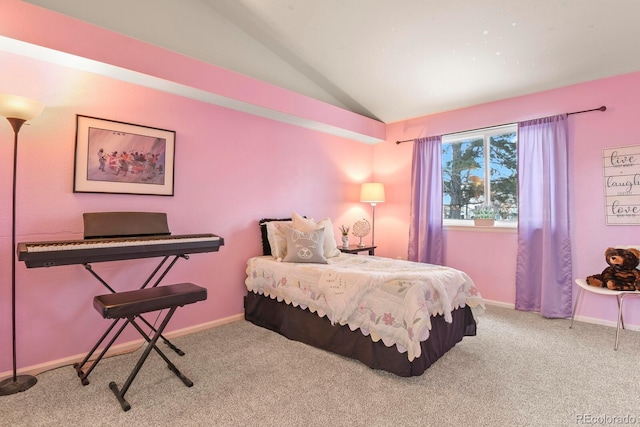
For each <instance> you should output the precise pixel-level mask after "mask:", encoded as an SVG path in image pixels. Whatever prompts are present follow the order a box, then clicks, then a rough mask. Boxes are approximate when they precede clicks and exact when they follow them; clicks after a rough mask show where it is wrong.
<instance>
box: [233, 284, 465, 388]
mask: <svg viewBox="0 0 640 427" xmlns="http://www.w3.org/2000/svg"><path fill="white" fill-rule="evenodd" d="M244 310H245V311H244V312H245V314H244V317H245V319H246V320H248V321H250V322H251V323H254V324H256V325H258V326H262V327H263V328H267V329H270V330H272V331H275V332H278V333H279V334H281V335H283V336H285V337H287V338H289V339H291V340H295V341H300V342H303V343H305V344H309V345H312V346H314V347H317V348H321V349H323V350H327V351H330V352H332V353H336V354H339V355H341V356H346V357H350V358H352V359H357V360H359V361H361V362H362V363H364V364H365V365H367V366H369V367H370V368H373V369H382V370H385V371H387V372H391V373H393V374H396V375H399V376H401V377H410V376H416V375H422V373H423V372H424V371H425V370H426V369H427V368H428V367H429V366H431V365H432V364H433V363H434V362H435V361H436V360H438V359H439V358H440V357H441V356H442V355H443V354H445V353H446V352H447V351H448V350H449V349H451V348H452V347H453V346H454V345H456V344H457V343H458V342H460V341H462V338H463V337H464V336H471V335H475V334H476V322H475V320H474V319H473V314H472V313H471V309H470V308H469V307H467V306H465V307H464V309H456V310H454V311H453V313H452V317H453V322H452V323H447V322H445V320H444V317H443V316H441V315H438V316H435V317H432V318H431V325H432V328H431V332H430V335H429V338H428V339H427V340H426V341H423V342H422V343H421V346H422V354H421V355H420V357H417V358H415V359H414V360H413V361H412V362H409V360H408V359H407V353H400V352H398V350H397V348H396V346H392V347H387V346H385V345H384V343H383V342H382V340H380V341H378V342H373V341H371V338H370V337H369V336H365V335H363V334H362V332H360V330H355V331H352V330H350V329H349V327H348V326H340V325H332V324H331V322H330V321H329V319H327V318H326V317H319V316H318V315H317V314H315V313H311V312H310V311H309V310H308V309H305V310H303V309H301V308H299V307H294V306H292V305H288V304H286V303H284V302H278V301H277V300H275V299H271V298H269V297H265V296H262V295H258V294H255V293H253V292H248V293H247V296H246V297H245V299H244Z"/></svg>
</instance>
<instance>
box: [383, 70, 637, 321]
mask: <svg viewBox="0 0 640 427" xmlns="http://www.w3.org/2000/svg"><path fill="white" fill-rule="evenodd" d="M601 105H606V106H607V111H606V112H604V113H601V112H593V113H586V114H579V115H572V116H570V119H569V126H570V135H571V136H570V138H571V144H572V147H573V148H572V157H571V159H572V161H573V182H574V187H573V192H572V198H573V212H574V215H573V217H572V227H573V240H572V241H573V259H574V264H573V270H574V276H575V277H585V276H587V275H589V274H595V273H600V272H601V271H602V270H603V269H604V267H606V264H605V261H604V250H605V249H606V248H607V247H609V246H616V245H631V244H636V245H637V244H640V228H639V227H638V226H607V225H605V208H604V184H603V179H602V175H603V172H602V150H603V149H604V148H608V147H617V146H623V145H637V144H639V142H638V140H637V138H636V135H637V122H638V121H637V112H638V111H640V73H633V74H627V75H622V76H618V77H614V78H609V79H602V80H598V81H594V82H589V83H585V84H579V85H574V86H570V87H565V88H561V89H557V90H552V91H547V92H541V93H537V94H534V95H530V96H523V97H518V98H513V99H508V100H504V101H500V102H494V103H490V104H484V105H480V106H476V107H472V108H467V109H462V110H457V111H450V112H446V113H442V114H438V115H432V116H426V117H419V118H415V119H411V120H406V121H401V122H397V123H392V124H389V125H388V126H387V142H385V143H382V144H378V145H376V146H374V148H373V150H374V171H375V177H374V178H375V179H376V180H378V181H382V182H385V183H386V186H387V192H388V195H387V198H388V201H387V202H386V203H384V204H381V205H379V207H378V209H377V214H378V218H379V219H378V221H377V224H379V228H378V229H377V236H378V239H377V241H378V242H379V244H380V249H379V253H380V254H381V255H387V256H392V257H396V256H398V255H403V256H406V248H407V239H408V223H407V220H406V218H408V215H409V203H410V191H409V189H410V184H411V155H412V149H413V146H412V143H410V142H408V143H404V144H401V145H396V143H395V141H396V140H404V139H412V138H416V137H422V136H429V135H438V134H443V133H451V132H458V131H463V130H467V129H475V128H479V127H485V126H491V125H497V124H503V123H510V122H516V121H520V120H525V119H531V118H536V117H543V116H548V115H553V114H558V113H562V112H572V111H581V110H585V109H590V108H597V107H600V106H601ZM445 239H446V262H447V264H449V265H451V266H453V267H457V268H460V269H462V270H464V271H466V272H467V273H469V275H470V276H471V277H472V278H473V280H474V281H475V282H476V283H477V285H478V287H479V289H480V291H481V293H482V295H483V296H484V297H485V298H487V299H490V300H494V301H499V302H503V303H507V304H513V303H514V301H515V284H514V282H515V254H516V246H517V236H516V234H515V233H496V232H478V231H459V230H455V231H454V230H447V231H446V232H445ZM639 308H640V301H639V300H637V299H628V300H627V302H626V303H625V310H624V315H625V319H626V323H627V324H628V325H640V312H639V310H638V309H639ZM578 315H581V316H586V317H591V318H595V319H599V320H600V321H604V322H614V321H615V320H616V315H617V306H616V303H615V300H613V299H610V298H607V297H600V296H594V295H591V294H589V295H585V297H584V299H583V302H582V303H581V306H580V309H579V311H578Z"/></svg>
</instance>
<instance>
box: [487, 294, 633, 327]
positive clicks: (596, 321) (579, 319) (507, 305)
mask: <svg viewBox="0 0 640 427" xmlns="http://www.w3.org/2000/svg"><path fill="white" fill-rule="evenodd" d="M484 303H485V304H486V305H495V306H497V307H504V308H511V309H513V310H515V309H516V306H515V304H511V303H506V302H501V301H492V300H487V299H485V300H484ZM578 311H580V310H578ZM574 320H575V321H576V322H584V323H592V324H594V325H601V326H609V327H612V328H615V327H617V326H618V323H617V322H618V321H617V320H614V321H611V320H603V319H598V318H595V317H588V316H578V315H576V317H575V319H574ZM624 328H625V329H627V330H629V331H640V325H629V324H627V323H625V324H624Z"/></svg>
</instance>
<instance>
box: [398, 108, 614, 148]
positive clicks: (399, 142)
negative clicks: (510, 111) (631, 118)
mask: <svg viewBox="0 0 640 427" xmlns="http://www.w3.org/2000/svg"><path fill="white" fill-rule="evenodd" d="M591 111H607V107H606V106H604V105H603V106H602V107H599V108H592V109H590V110H582V111H574V112H572V113H567V116H570V115H572V114H582V113H589V112H591ZM510 124H512V123H503V124H501V125H495V126H485V127H481V128H477V129H471V130H466V131H460V132H452V133H444V134H442V136H445V135H453V134H456V133H461V132H474V131H477V130H482V129H489V128H494V127H498V126H506V125H510ZM416 139H418V138H414V139H405V140H403V141H396V144H402V143H403V142H411V141H415V140H416Z"/></svg>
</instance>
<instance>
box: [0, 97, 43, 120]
mask: <svg viewBox="0 0 640 427" xmlns="http://www.w3.org/2000/svg"><path fill="white" fill-rule="evenodd" d="M43 109H44V104H43V103H42V102H40V101H36V100H35V99H29V98H25V97H24V96H18V95H9V94H6V93H3V94H0V116H2V117H6V118H7V119H20V120H24V121H28V120H31V119H33V118H34V117H37V116H38V115H39V114H40V113H42V110H43Z"/></svg>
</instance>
